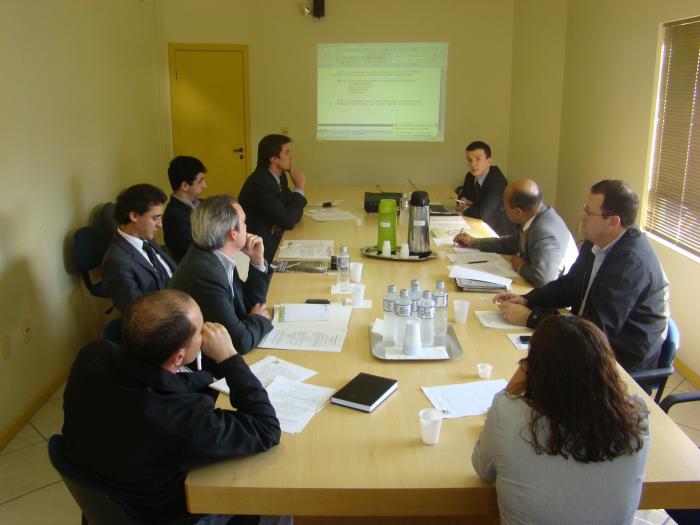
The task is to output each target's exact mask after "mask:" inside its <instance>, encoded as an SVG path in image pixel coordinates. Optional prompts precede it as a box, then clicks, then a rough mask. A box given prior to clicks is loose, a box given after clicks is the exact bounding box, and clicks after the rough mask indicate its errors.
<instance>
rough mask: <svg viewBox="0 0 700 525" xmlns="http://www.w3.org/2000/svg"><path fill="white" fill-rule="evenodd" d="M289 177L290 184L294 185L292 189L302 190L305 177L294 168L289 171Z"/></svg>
mask: <svg viewBox="0 0 700 525" xmlns="http://www.w3.org/2000/svg"><path fill="white" fill-rule="evenodd" d="M289 176H290V177H291V178H292V182H293V183H294V187H295V188H296V189H298V190H303V189H304V185H305V184H306V175H304V173H303V172H301V171H299V170H298V169H296V168H292V169H291V170H289Z"/></svg>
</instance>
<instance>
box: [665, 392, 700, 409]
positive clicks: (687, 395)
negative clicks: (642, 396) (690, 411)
mask: <svg viewBox="0 0 700 525" xmlns="http://www.w3.org/2000/svg"><path fill="white" fill-rule="evenodd" d="M689 401H700V391H696V392H678V393H677V394H670V395H668V396H666V397H665V398H663V400H662V401H661V403H659V406H660V407H661V410H663V411H664V412H666V413H668V411H669V410H670V409H671V407H672V406H673V405H675V404H676V403H688V402H689Z"/></svg>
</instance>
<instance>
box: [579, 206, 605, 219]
mask: <svg viewBox="0 0 700 525" xmlns="http://www.w3.org/2000/svg"><path fill="white" fill-rule="evenodd" d="M583 213H584V214H585V215H586V217H603V218H604V219H605V218H606V217H605V214H604V213H602V212H601V213H593V212H592V211H591V210H590V208H589V207H588V206H584V207H583Z"/></svg>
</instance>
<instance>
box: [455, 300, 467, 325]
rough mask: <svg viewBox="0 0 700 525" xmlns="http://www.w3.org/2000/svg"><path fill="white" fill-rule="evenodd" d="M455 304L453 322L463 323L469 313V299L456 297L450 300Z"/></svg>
mask: <svg viewBox="0 0 700 525" xmlns="http://www.w3.org/2000/svg"><path fill="white" fill-rule="evenodd" d="M452 302H453V304H454V305H455V323H457V324H464V323H466V322H467V315H469V301H465V300H463V299H457V300H455V301H452Z"/></svg>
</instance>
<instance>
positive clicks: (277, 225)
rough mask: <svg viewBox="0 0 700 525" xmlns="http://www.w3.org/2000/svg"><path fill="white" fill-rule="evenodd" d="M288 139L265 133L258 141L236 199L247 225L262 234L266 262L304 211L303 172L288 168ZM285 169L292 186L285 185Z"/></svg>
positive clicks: (304, 177)
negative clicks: (254, 161) (252, 165)
mask: <svg viewBox="0 0 700 525" xmlns="http://www.w3.org/2000/svg"><path fill="white" fill-rule="evenodd" d="M291 141H292V140H291V139H290V138H289V137H286V136H284V135H267V136H266V137H263V139H262V140H261V141H260V144H258V166H257V167H256V168H255V171H254V172H253V173H251V174H250V176H249V177H248V178H247V179H246V181H245V183H244V184H243V188H242V189H241V193H240V194H239V195H238V200H239V202H240V203H241V206H242V207H243V209H244V210H245V212H246V214H247V216H248V228H249V229H250V231H251V232H252V233H254V234H256V235H259V236H260V237H262V239H263V242H264V243H265V260H266V261H267V262H268V263H270V262H272V258H273V257H274V255H275V252H276V251H277V247H278V246H279V244H280V241H281V240H282V234H283V233H284V231H285V230H291V229H292V228H294V225H295V224H296V223H297V222H299V220H300V219H301V216H302V215H303V214H304V207H305V206H306V197H305V196H304V186H305V184H306V176H305V175H304V174H303V173H302V172H301V171H299V170H297V169H295V168H292V150H291V149H290V148H289V143H290V142H291ZM287 173H289V176H290V178H291V179H292V182H293V183H294V190H293V191H292V190H290V189H289V185H288V182H287Z"/></svg>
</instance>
